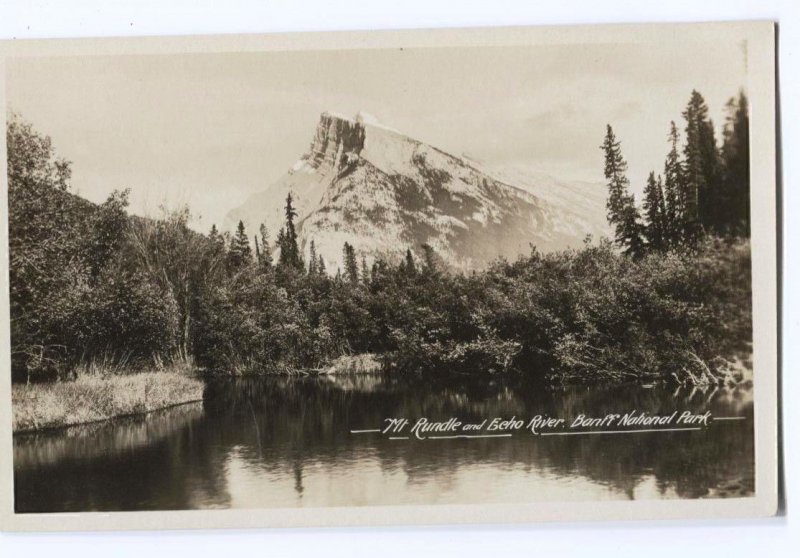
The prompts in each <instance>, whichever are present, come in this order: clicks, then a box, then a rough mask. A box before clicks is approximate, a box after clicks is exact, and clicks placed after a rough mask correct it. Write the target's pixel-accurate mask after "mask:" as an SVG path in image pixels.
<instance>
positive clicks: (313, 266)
mask: <svg viewBox="0 0 800 558" xmlns="http://www.w3.org/2000/svg"><path fill="white" fill-rule="evenodd" d="M317 265H318V263H317V248H316V246H314V240H313V239H312V240H311V244H310V245H309V247H308V274H309V275H316V274H317Z"/></svg>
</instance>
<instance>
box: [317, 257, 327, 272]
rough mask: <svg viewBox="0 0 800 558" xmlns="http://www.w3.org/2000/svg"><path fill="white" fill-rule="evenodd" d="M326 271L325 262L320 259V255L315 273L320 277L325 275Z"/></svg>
mask: <svg viewBox="0 0 800 558" xmlns="http://www.w3.org/2000/svg"><path fill="white" fill-rule="evenodd" d="M326 272H327V270H326V269H325V260H324V259H322V254H320V255H319V263H318V264H317V273H319V274H320V275H325V274H326Z"/></svg>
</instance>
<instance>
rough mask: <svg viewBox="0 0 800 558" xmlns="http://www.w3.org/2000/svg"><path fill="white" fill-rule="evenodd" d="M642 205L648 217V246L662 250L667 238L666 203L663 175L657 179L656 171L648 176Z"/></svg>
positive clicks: (646, 230)
mask: <svg viewBox="0 0 800 558" xmlns="http://www.w3.org/2000/svg"><path fill="white" fill-rule="evenodd" d="M642 205H643V207H644V212H645V219H646V226H645V228H644V236H645V238H646V239H647V245H648V248H651V249H653V250H662V249H663V248H664V247H665V246H666V238H667V231H666V228H667V227H666V224H667V219H666V217H667V216H666V204H665V202H664V190H663V185H662V183H661V177H660V176H659V177H658V180H656V177H655V173H654V172H652V171H651V172H650V176H648V177H647V185H646V186H645V188H644V202H643V203H642Z"/></svg>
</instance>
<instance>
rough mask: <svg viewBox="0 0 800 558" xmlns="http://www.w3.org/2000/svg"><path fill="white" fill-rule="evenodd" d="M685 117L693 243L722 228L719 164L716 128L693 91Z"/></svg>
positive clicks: (687, 213) (686, 207) (686, 211)
mask: <svg viewBox="0 0 800 558" xmlns="http://www.w3.org/2000/svg"><path fill="white" fill-rule="evenodd" d="M683 117H684V118H685V119H686V145H685V146H684V150H683V154H684V162H685V163H684V164H685V169H686V191H685V193H684V197H685V199H684V200H683V201H684V217H685V219H684V221H685V224H686V225H687V231H686V232H687V235H686V236H687V237H688V240H690V241H691V240H693V239H694V238H696V237H697V236H698V235H699V234H701V233H702V232H703V231H704V230H706V231H715V232H719V230H720V228H721V226H722V221H723V218H722V215H721V209H722V208H721V204H720V203H719V200H720V164H719V154H718V153H717V144H716V140H715V139H714V124H713V122H711V120H710V119H709V118H708V106H707V105H706V102H705V100H704V99H703V96H702V95H700V93H698V92H697V91H694V90H693V91H692V95H691V98H690V99H689V103H688V104H687V105H686V109H685V110H684V111H683Z"/></svg>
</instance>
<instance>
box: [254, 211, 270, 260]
mask: <svg viewBox="0 0 800 558" xmlns="http://www.w3.org/2000/svg"><path fill="white" fill-rule="evenodd" d="M258 232H259V236H261V255H260V258H259V259H258V265H259V266H260V267H261V268H262V269H264V270H267V269H270V268H272V253H271V249H270V246H269V231H267V226H266V225H265V224H264V223H261V225H260V226H259V227H258ZM256 246H258V243H256Z"/></svg>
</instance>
